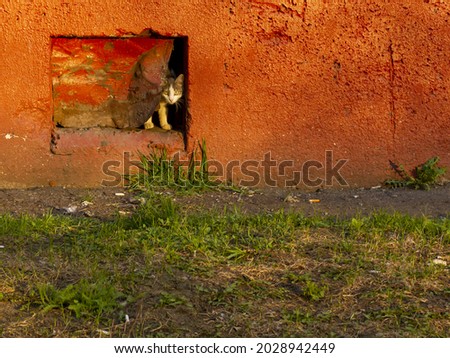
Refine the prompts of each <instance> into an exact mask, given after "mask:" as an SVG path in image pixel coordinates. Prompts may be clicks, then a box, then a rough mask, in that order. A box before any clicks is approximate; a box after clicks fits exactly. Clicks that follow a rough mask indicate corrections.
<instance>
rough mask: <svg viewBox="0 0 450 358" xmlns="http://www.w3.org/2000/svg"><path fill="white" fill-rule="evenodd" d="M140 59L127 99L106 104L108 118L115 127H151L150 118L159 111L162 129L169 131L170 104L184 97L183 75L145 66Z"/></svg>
mask: <svg viewBox="0 0 450 358" xmlns="http://www.w3.org/2000/svg"><path fill="white" fill-rule="evenodd" d="M143 60H145V57H143V58H142V59H140V60H139V61H138V62H137V63H136V65H135V66H134V68H133V76H132V79H131V82H130V86H129V88H128V97H127V99H126V100H116V99H115V98H112V99H111V100H110V101H109V104H108V105H109V109H110V111H111V118H112V120H113V122H114V124H115V127H116V128H140V127H142V126H144V128H145V129H150V128H153V127H154V125H153V120H152V117H153V115H154V113H155V112H158V115H159V122H160V125H161V128H163V129H165V130H170V129H172V126H171V125H170V124H169V123H168V118H167V113H168V108H167V107H168V106H169V105H173V104H174V105H176V106H178V105H179V104H180V102H181V101H180V99H181V97H182V96H183V86H184V75H182V74H181V75H179V76H178V77H176V78H175V76H174V74H173V72H172V71H170V70H169V69H168V67H167V65H166V64H163V65H162V66H160V65H159V64H157V65H154V64H151V66H148V65H147V66H144V64H143Z"/></svg>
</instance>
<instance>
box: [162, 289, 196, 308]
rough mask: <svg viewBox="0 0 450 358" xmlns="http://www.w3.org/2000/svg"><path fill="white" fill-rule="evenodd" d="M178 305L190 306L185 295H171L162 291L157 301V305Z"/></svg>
mask: <svg viewBox="0 0 450 358" xmlns="http://www.w3.org/2000/svg"><path fill="white" fill-rule="evenodd" d="M180 305H187V306H191V305H190V304H189V302H188V300H187V299H186V298H185V297H180V296H176V295H173V294H171V293H168V292H162V293H161V297H160V298H159V301H158V306H159V307H176V306H180Z"/></svg>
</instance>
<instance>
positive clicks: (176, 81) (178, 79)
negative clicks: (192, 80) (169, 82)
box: [175, 74, 184, 86]
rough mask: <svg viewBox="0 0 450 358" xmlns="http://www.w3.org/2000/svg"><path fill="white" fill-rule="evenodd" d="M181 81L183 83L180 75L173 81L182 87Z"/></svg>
mask: <svg viewBox="0 0 450 358" xmlns="http://www.w3.org/2000/svg"><path fill="white" fill-rule="evenodd" d="M183 81H184V75H183V74H181V75H179V76H178V77H177V79H176V80H175V84H176V85H179V86H183Z"/></svg>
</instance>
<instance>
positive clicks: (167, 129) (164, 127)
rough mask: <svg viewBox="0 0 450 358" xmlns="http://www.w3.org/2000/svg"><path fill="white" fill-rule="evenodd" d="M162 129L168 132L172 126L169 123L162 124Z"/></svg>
mask: <svg viewBox="0 0 450 358" xmlns="http://www.w3.org/2000/svg"><path fill="white" fill-rule="evenodd" d="M161 128H162V129H165V130H166V131H170V130H171V129H172V126H171V125H170V124H169V123H166V124H163V125H162V126H161Z"/></svg>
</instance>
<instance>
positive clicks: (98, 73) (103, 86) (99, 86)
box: [51, 37, 186, 133]
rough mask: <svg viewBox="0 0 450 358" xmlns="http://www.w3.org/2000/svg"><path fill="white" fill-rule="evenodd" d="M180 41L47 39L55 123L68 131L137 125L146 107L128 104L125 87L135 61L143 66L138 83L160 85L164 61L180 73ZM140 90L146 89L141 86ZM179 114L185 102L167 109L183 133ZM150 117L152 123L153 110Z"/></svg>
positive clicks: (182, 118)
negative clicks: (135, 107)
mask: <svg viewBox="0 0 450 358" xmlns="http://www.w3.org/2000/svg"><path fill="white" fill-rule="evenodd" d="M185 44H186V41H185V39H184V38H160V37H159V38H151V37H134V38H69V37H58V38H53V39H52V56H51V66H52V67H51V73H52V86H53V120H54V122H55V124H56V126H57V127H59V128H71V129H72V130H73V129H81V128H83V129H86V128H94V127H100V128H142V124H143V121H145V120H146V119H143V118H144V116H150V115H151V114H152V113H151V112H152V111H151V110H148V109H147V108H146V103H145V99H143V101H144V102H143V103H141V104H140V107H139V111H133V109H132V108H131V109H130V86H132V85H133V83H134V85H135V84H136V81H134V82H133V78H134V77H135V74H136V68H137V66H138V65H139V64H140V65H141V66H144V67H145V71H146V79H145V80H144V81H143V82H142V83H143V84H141V83H139V84H138V85H139V86H141V85H143V86H147V87H148V89H152V88H154V87H155V86H158V85H160V83H161V78H162V76H163V70H162V69H163V68H164V66H166V67H167V66H168V67H169V68H171V69H172V70H173V71H174V72H175V74H177V75H178V74H180V73H183V74H184V75H185V77H186V73H185V72H186V71H185V69H186V67H185V65H186V58H185V57H186V56H185V53H186V46H185ZM141 93H147V89H146V88H143V89H142V91H141ZM185 95H186V89H185ZM131 101H136V100H135V99H131ZM146 110H147V111H150V112H149V113H146V112H145V111H146ZM185 115H186V109H185V106H182V107H181V109H178V110H177V111H175V108H170V111H169V123H171V124H172V127H173V129H174V130H177V131H181V132H183V133H184V132H185V127H186V121H185ZM138 116H141V118H137V117H138ZM153 118H154V119H156V120H154V123H155V124H156V125H158V118H157V115H156V114H155V115H154V116H153ZM118 123H121V125H118ZM124 123H125V125H124ZM155 130H158V128H157V127H156V129H155Z"/></svg>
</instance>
